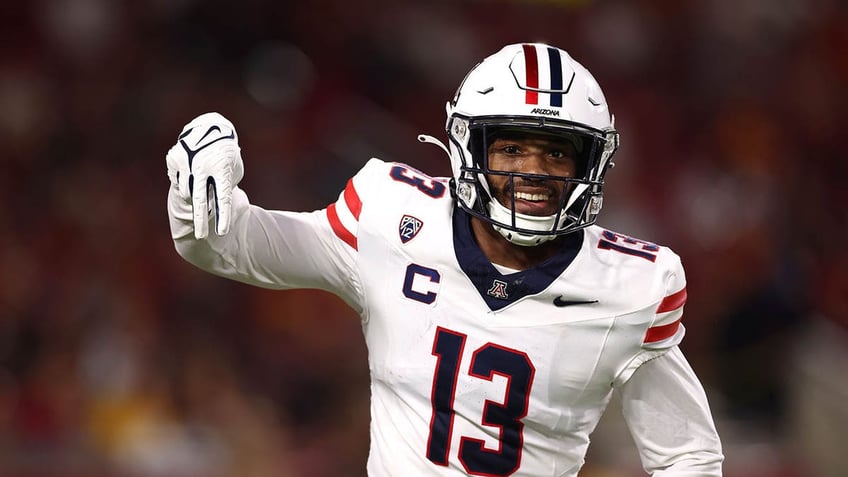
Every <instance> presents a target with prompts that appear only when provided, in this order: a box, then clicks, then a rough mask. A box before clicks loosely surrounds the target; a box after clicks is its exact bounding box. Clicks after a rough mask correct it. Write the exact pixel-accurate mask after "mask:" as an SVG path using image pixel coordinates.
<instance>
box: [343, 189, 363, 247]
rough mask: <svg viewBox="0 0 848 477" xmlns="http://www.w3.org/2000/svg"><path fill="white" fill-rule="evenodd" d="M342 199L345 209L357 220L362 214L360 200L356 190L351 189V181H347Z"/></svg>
mask: <svg viewBox="0 0 848 477" xmlns="http://www.w3.org/2000/svg"><path fill="white" fill-rule="evenodd" d="M344 199H345V204H347V208H348V209H350V213H351V214H353V218H354V219H356V220H359V213H360V212H362V199H360V198H359V194H357V193H356V189H355V188H354V187H353V179H348V181H347V185H346V186H345V189H344ZM354 248H355V247H354Z"/></svg>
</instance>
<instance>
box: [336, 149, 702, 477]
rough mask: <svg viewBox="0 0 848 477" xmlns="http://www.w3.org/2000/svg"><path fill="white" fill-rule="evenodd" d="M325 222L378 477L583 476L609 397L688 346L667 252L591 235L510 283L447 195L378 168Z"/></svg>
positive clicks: (439, 186)
mask: <svg viewBox="0 0 848 477" xmlns="http://www.w3.org/2000/svg"><path fill="white" fill-rule="evenodd" d="M327 220H328V221H329V223H330V225H331V229H332V230H333V232H334V234H335V235H336V238H337V239H339V240H341V241H343V242H344V243H345V246H346V247H347V248H349V251H350V253H349V254H346V255H345V256H344V257H345V258H344V259H345V260H347V261H348V263H347V267H346V268H347V270H346V271H347V272H349V273H350V274H352V275H355V276H357V278H356V280H357V281H358V283H359V289H358V294H357V296H353V297H347V299H349V300H351V301H355V302H356V303H358V304H359V306H360V308H361V310H362V317H363V320H364V326H363V328H364V332H365V338H366V341H367V345H368V351H369V356H370V359H369V361H370V363H369V364H370V370H371V377H372V404H371V412H372V426H371V437H372V452H371V455H370V459H369V463H368V466H369V473H370V475H374V476H397V475H413V474H414V475H446V476H447V475H467V474H474V475H493V476H494V475H497V476H502V475H503V476H505V475H516V476H518V475H528V476H529V475H532V476H540V475H550V476H560V475H575V474H576V473H577V471H578V469H579V468H580V466H581V465H582V463H583V457H584V455H585V453H586V449H587V446H588V443H589V433H590V432H591V431H592V430H593V429H594V427H595V425H596V424H597V422H598V420H599V419H600V417H601V414H602V412H603V410H604V408H605V406H606V404H607V402H608V399H609V397H610V394H611V391H612V388H613V386H615V385H616V384H617V383H621V382H624V381H626V380H627V378H628V377H629V376H630V374H631V373H632V372H633V371H634V370H635V369H636V368H637V367H638V366H639V365H640V364H642V363H643V362H645V361H646V360H648V359H650V358H653V357H656V356H657V354H658V353H661V352H663V350H665V349H667V348H669V347H671V346H673V345H676V344H677V343H679V342H680V340H681V339H682V337H683V333H684V329H683V326H682V325H681V324H680V315H681V313H682V309H683V303H684V302H685V299H686V283H685V279H684V275H683V269H682V267H681V264H680V260H679V258H678V257H677V255H675V254H674V253H673V252H671V251H670V250H669V249H667V248H664V247H659V246H657V245H654V244H651V243H647V242H643V241H640V240H635V239H631V238H629V237H625V236H623V235H620V234H617V233H614V232H610V231H606V230H603V229H601V228H599V227H590V228H588V229H586V230H585V231H583V232H578V233H574V234H570V235H568V236H566V237H564V238H563V239H562V240H561V242H562V252H561V253H560V254H559V255H557V256H556V257H554V258H552V259H550V260H548V261H547V262H546V263H544V264H543V265H541V266H539V267H536V268H534V269H531V270H526V271H522V272H516V273H506V274H502V273H500V272H499V271H498V270H497V269H496V268H495V267H494V266H493V265H492V264H491V263H490V262H489V261H488V260H487V259H486V257H485V256H484V255H483V253H482V251H481V250H480V249H479V248H478V247H477V245H476V242H475V240H474V238H473V235H472V233H471V228H470V222H469V216H468V215H467V214H466V213H464V212H463V211H462V210H460V209H458V208H456V207H454V204H453V201H452V199H451V197H450V192H449V190H448V186H447V183H446V180H443V179H433V178H430V177H427V176H426V175H424V174H422V173H420V172H418V171H416V170H414V169H412V168H410V167H408V166H405V165H402V164H391V163H384V162H381V161H378V160H372V161H371V162H369V163H368V164H367V165H366V166H365V168H363V169H362V170H361V171H360V172H359V173H358V174H357V175H356V176H355V177H354V178H353V180H352V181H350V182H349V183H348V185H347V187H346V189H345V191H344V192H343V193H342V194H341V196H340V198H339V200H338V201H337V202H336V203H334V204H332V205H331V206H330V207H329V208H328V209H327ZM412 466H414V467H412ZM413 469H415V470H413Z"/></svg>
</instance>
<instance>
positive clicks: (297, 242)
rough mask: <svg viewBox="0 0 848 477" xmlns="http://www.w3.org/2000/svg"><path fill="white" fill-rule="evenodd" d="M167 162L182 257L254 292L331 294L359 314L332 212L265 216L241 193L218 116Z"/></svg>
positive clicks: (186, 134)
mask: <svg viewBox="0 0 848 477" xmlns="http://www.w3.org/2000/svg"><path fill="white" fill-rule="evenodd" d="M166 162H167V165H168V176H169V177H170V179H171V187H170V190H169V192H168V216H169V221H170V227H171V237H172V238H173V240H174V245H175V247H176V249H177V252H178V253H179V254H180V256H182V257H183V258H184V259H186V260H187V261H188V262H190V263H192V264H193V265H195V266H197V267H199V268H201V269H203V270H205V271H208V272H210V273H213V274H216V275H219V276H222V277H226V278H230V279H233V280H237V281H240V282H244V283H248V284H251V285H256V286H261V287H266V288H275V289H285V288H319V289H324V290H328V291H331V292H333V293H335V294H337V295H339V296H340V297H341V298H342V299H344V300H345V301H346V302H347V303H348V304H350V305H351V306H352V307H353V308H354V309H355V310H357V311H358V312H359V311H361V306H360V304H359V300H358V296H359V285H358V279H357V273H356V270H355V258H356V257H355V253H354V252H355V251H354V250H352V249H350V248H349V247H347V246H345V245H344V244H343V243H341V242H340V241H339V240H338V239H337V237H336V236H335V235H334V233H333V231H332V229H331V226H330V224H329V222H328V220H327V213H326V210H317V211H314V212H285V211H270V210H265V209H263V208H261V207H258V206H255V205H251V204H250V201H249V200H248V197H247V194H245V192H244V191H243V190H241V189H240V188H239V187H238V186H237V184H238V183H239V181H240V180H241V178H242V175H243V165H242V158H241V150H240V148H239V146H238V136H237V134H236V132H235V128H234V127H233V125H232V123H230V121H228V120H227V119H226V118H224V117H223V116H221V115H220V114H218V113H206V114H203V115H200V116H198V117H197V118H195V119H194V120H192V121H191V122H189V123H188V124H187V125H186V126H185V127H184V128H183V131H182V133H181V134H180V136H179V138H178V141H177V144H176V145H174V147H172V148H171V149H170V150H169V151H168V154H167V157H166ZM210 224H212V226H213V227H214V228H213V232H212V233H209V227H210Z"/></svg>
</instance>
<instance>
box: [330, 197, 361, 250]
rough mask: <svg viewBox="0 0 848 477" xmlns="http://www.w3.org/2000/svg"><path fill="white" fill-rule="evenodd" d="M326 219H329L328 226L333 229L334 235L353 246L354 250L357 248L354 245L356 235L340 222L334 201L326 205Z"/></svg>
mask: <svg viewBox="0 0 848 477" xmlns="http://www.w3.org/2000/svg"><path fill="white" fill-rule="evenodd" d="M327 219H328V220H329V221H330V227H331V228H332V229H333V232H334V233H335V234H336V236H337V237H338V238H340V239H342V240H343V241H344V242H345V243H346V244H348V245H350V246H351V247H353V249H354V250H358V249H357V246H356V237H355V236H354V235H353V234H352V233H350V231H349V230H348V229H346V228H345V226H344V224H342V221H341V220H339V214H338V212H336V204H335V203H332V204H330V205H329V206H327Z"/></svg>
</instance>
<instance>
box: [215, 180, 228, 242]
mask: <svg viewBox="0 0 848 477" xmlns="http://www.w3.org/2000/svg"><path fill="white" fill-rule="evenodd" d="M210 185H211V186H212V188H213V197H215V211H216V212H215V233H216V234H218V236H223V235H226V234H227V233H228V232H229V231H230V217H231V215H230V211H231V210H232V202H233V190H232V185H231V183H230V181H227V180H224V181H220V182H218V181H212V182H211V183H210Z"/></svg>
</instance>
